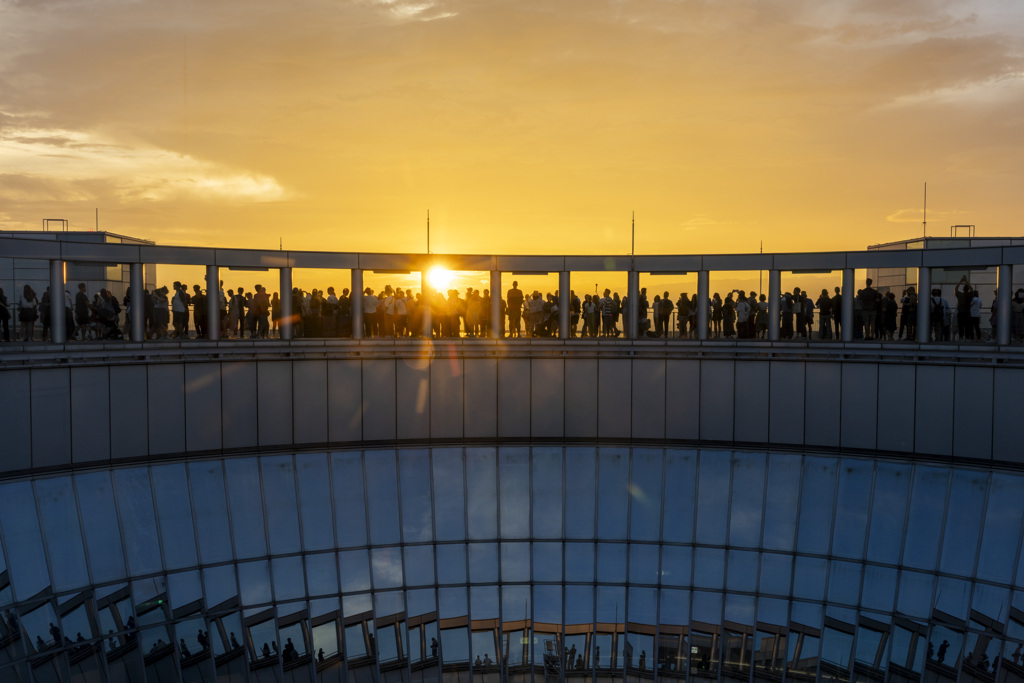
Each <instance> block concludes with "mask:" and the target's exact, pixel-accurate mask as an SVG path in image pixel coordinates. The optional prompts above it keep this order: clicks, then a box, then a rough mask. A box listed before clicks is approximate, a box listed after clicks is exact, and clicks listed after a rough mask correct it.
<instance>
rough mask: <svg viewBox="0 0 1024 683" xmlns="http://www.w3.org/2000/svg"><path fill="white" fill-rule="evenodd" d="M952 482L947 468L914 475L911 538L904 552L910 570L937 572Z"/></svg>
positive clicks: (924, 469) (919, 470) (923, 470)
mask: <svg viewBox="0 0 1024 683" xmlns="http://www.w3.org/2000/svg"><path fill="white" fill-rule="evenodd" d="M948 482H949V470H948V469H947V468H944V467H942V468H939V467H925V466H920V465H919V466H918V467H917V468H916V470H915V472H914V488H913V491H912V492H911V495H910V515H909V519H908V520H907V537H906V543H905V545H904V548H903V563H904V564H905V565H907V566H909V567H916V568H918V569H931V570H934V569H935V564H936V561H937V560H938V552H939V540H940V539H941V535H940V534H941V532H942V518H943V515H944V514H945V510H946V487H947V485H948Z"/></svg>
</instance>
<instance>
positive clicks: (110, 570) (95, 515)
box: [0, 472, 125, 583]
mask: <svg viewBox="0 0 1024 683" xmlns="http://www.w3.org/2000/svg"><path fill="white" fill-rule="evenodd" d="M75 490H76V491H77V493H78V504H79V511H80V512H81V516H82V529H83V530H84V532H85V547H86V550H87V551H88V553H89V568H90V569H91V570H92V580H93V581H94V582H96V583H103V582H106V581H115V580H118V579H123V578H124V577H125V570H124V553H123V552H122V550H121V527H120V526H119V525H118V522H117V509H116V508H115V507H114V490H113V487H112V486H111V483H110V473H109V472H89V473H86V474H76V475H75ZM6 497H7V496H6V494H0V501H2V500H3V499H5V498H6ZM4 519H7V517H6V516H5V517H4ZM5 531H6V530H5Z"/></svg>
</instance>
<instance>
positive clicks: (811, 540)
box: [797, 457, 836, 554]
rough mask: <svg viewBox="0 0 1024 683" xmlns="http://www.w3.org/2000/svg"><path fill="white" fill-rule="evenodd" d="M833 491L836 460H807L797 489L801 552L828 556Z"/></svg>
mask: <svg viewBox="0 0 1024 683" xmlns="http://www.w3.org/2000/svg"><path fill="white" fill-rule="evenodd" d="M835 488H836V461H835V459H833V458H814V457H808V458H806V459H805V461H804V474H803V478H802V482H801V488H800V527H799V529H798V530H797V548H798V549H799V550H800V552H802V553H822V554H825V553H828V545H829V539H830V538H831V537H832V504H833V500H834V497H835Z"/></svg>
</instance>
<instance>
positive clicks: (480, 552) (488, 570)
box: [469, 543, 498, 583]
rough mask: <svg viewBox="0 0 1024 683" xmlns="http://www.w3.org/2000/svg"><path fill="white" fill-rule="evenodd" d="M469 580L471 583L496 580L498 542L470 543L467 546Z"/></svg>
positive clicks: (493, 581)
mask: <svg viewBox="0 0 1024 683" xmlns="http://www.w3.org/2000/svg"><path fill="white" fill-rule="evenodd" d="M469 580H470V581H472V582H473V583H497V582H498V544H497V543H472V544H470V546H469Z"/></svg>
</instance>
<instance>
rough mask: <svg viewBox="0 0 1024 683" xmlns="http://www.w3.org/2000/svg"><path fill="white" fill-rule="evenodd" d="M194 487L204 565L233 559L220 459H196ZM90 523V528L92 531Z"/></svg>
mask: <svg viewBox="0 0 1024 683" xmlns="http://www.w3.org/2000/svg"><path fill="white" fill-rule="evenodd" d="M188 479H189V486H190V488H191V489H192V514H193V516H194V518H195V522H196V531H197V535H198V537H199V556H200V557H201V558H202V559H203V563H204V564H210V563H213V562H224V561H225V560H230V559H231V531H230V528H229V526H228V503H227V498H226V497H225V495H224V471H223V470H222V469H221V464H220V463H219V462H196V463H190V464H189V466H188ZM88 528H89V527H88V525H86V529H87V530H88Z"/></svg>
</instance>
